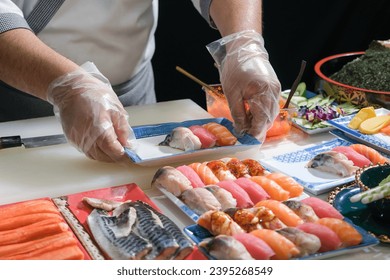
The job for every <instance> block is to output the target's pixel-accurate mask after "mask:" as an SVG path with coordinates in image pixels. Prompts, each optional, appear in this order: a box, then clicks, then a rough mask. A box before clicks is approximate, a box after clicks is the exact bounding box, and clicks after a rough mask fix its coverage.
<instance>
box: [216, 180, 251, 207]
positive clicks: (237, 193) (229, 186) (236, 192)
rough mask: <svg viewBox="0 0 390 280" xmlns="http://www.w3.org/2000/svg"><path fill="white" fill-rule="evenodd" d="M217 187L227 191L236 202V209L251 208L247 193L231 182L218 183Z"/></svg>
mask: <svg viewBox="0 0 390 280" xmlns="http://www.w3.org/2000/svg"><path fill="white" fill-rule="evenodd" d="M217 185H218V186H220V187H221V188H223V189H225V190H227V191H228V192H230V193H231V194H232V196H233V197H234V198H235V199H236V201H237V207H241V208H248V207H252V206H253V204H254V203H253V201H252V200H251V198H250V197H249V195H248V193H247V192H246V191H245V190H244V189H243V188H241V187H240V186H239V185H237V184H236V183H234V182H233V181H219V182H218V183H217Z"/></svg>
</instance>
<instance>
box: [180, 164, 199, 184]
mask: <svg viewBox="0 0 390 280" xmlns="http://www.w3.org/2000/svg"><path fill="white" fill-rule="evenodd" d="M176 169H177V170H179V171H180V172H181V173H183V175H184V176H186V177H187V179H188V180H190V182H191V185H192V187H194V188H199V187H204V186H205V183H203V181H202V179H200V177H199V175H198V173H196V172H195V170H194V169H192V168H191V167H189V166H188V165H181V166H178V167H176Z"/></svg>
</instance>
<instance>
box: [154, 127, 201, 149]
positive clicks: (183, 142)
mask: <svg viewBox="0 0 390 280" xmlns="http://www.w3.org/2000/svg"><path fill="white" fill-rule="evenodd" d="M159 145H160V146H169V147H172V148H176V149H180V150H183V151H194V150H199V149H200V148H201V146H202V143H201V142H200V140H199V138H198V136H196V135H195V134H194V133H192V131H191V130H190V129H189V128H187V127H176V128H174V129H173V130H172V131H171V133H169V134H168V135H167V136H166V137H165V139H164V141H162V142H161V143H160V144H159Z"/></svg>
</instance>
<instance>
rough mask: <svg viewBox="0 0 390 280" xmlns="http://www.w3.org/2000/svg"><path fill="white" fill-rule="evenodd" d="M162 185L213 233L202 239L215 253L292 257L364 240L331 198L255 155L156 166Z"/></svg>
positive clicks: (233, 256)
mask: <svg viewBox="0 0 390 280" xmlns="http://www.w3.org/2000/svg"><path fill="white" fill-rule="evenodd" d="M152 187H156V188H159V189H164V190H166V191H168V192H170V193H171V194H173V195H174V196H175V197H177V198H178V199H180V200H181V201H182V202H183V203H184V204H185V205H187V206H188V208H190V209H191V210H192V211H194V212H195V213H196V214H197V215H199V217H198V219H197V225H199V226H200V227H202V228H204V229H206V230H207V231H208V232H209V233H210V235H211V236H212V237H211V238H207V239H205V240H203V241H201V242H200V243H199V244H198V245H199V246H200V247H201V248H202V249H203V250H205V251H206V252H207V254H208V255H210V256H211V257H213V258H216V259H261V260H264V259H265V260H267V259H294V258H301V257H305V256H308V255H312V254H315V253H323V252H328V251H332V250H337V249H341V248H346V247H349V246H355V245H358V244H360V243H361V242H362V240H363V237H362V235H361V234H360V233H359V232H358V230H357V229H356V228H355V227H353V226H352V225H351V224H350V223H348V222H346V221H345V220H344V217H343V216H342V215H341V214H340V213H339V212H338V211H337V210H336V209H335V208H333V206H332V205H331V204H329V203H328V202H325V201H323V200H321V199H318V198H315V197H304V198H303V199H302V194H303V190H304V188H303V186H301V185H300V184H299V183H297V182H296V181H295V180H294V179H293V178H292V177H290V176H288V175H285V174H283V173H279V172H272V173H270V172H268V171H267V170H266V169H265V168H264V167H263V166H262V165H261V164H260V163H259V162H258V161H256V160H254V159H245V160H239V159H237V158H222V159H218V160H212V161H208V162H202V163H200V162H194V163H191V164H188V165H181V166H178V167H172V166H164V167H161V168H159V169H158V170H157V172H156V174H155V175H154V177H153V179H152Z"/></svg>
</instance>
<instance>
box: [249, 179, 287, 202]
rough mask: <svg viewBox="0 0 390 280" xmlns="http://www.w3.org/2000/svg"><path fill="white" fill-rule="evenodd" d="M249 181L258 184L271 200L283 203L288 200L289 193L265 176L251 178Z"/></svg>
mask: <svg viewBox="0 0 390 280" xmlns="http://www.w3.org/2000/svg"><path fill="white" fill-rule="evenodd" d="M250 179H251V180H252V181H253V182H255V183H257V184H259V185H260V187H262V188H263V189H264V190H265V191H266V192H267V193H268V194H269V196H270V197H271V198H272V199H275V200H279V201H284V200H287V199H289V198H290V193H289V192H288V191H286V190H285V189H283V188H282V187H281V186H280V185H279V184H278V183H276V182H275V181H273V180H271V179H269V178H267V177H266V176H252V177H251V178H250Z"/></svg>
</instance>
